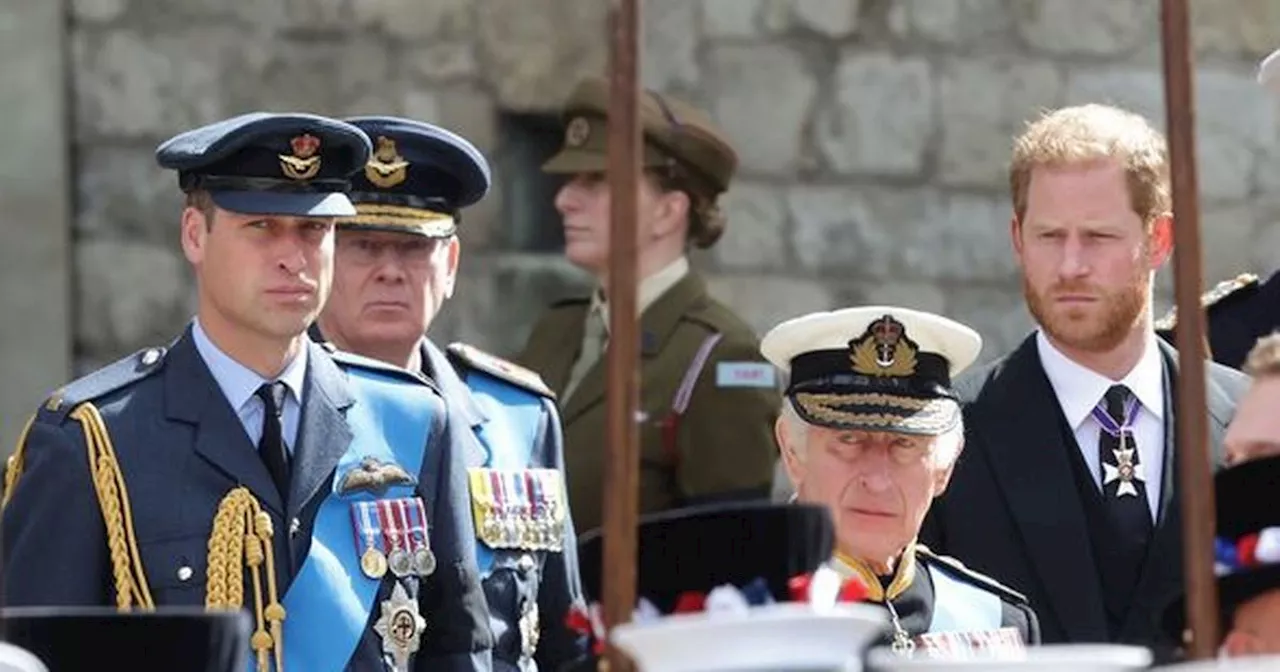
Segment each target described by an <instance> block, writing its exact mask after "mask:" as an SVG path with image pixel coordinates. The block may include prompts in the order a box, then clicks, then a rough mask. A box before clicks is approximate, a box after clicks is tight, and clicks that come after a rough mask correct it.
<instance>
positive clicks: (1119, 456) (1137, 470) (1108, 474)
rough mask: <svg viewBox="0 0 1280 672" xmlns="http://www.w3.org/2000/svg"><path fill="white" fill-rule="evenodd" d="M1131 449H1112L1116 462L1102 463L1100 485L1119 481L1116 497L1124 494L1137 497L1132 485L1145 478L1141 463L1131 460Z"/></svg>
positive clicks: (1142, 481) (1135, 489)
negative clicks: (1113, 463) (1112, 463)
mask: <svg viewBox="0 0 1280 672" xmlns="http://www.w3.org/2000/svg"><path fill="white" fill-rule="evenodd" d="M1133 450H1134V449H1133V448H1128V449H1125V450H1113V451H1111V452H1113V453H1115V456H1116V464H1115V465H1110V464H1107V463H1106V462H1103V463H1102V473H1103V476H1102V485H1104V486H1107V485H1111V484H1112V483H1114V482H1116V481H1120V485H1118V486H1116V496H1117V497H1124V496H1125V495H1132V496H1134V497H1137V496H1138V489H1137V488H1135V487H1134V486H1133V483H1134V481H1137V482H1141V483H1145V482H1146V480H1147V475H1146V472H1144V471H1143V469H1142V463H1140V462H1139V463H1136V464H1135V463H1134V461H1133Z"/></svg>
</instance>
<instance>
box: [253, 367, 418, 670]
mask: <svg viewBox="0 0 1280 672" xmlns="http://www.w3.org/2000/svg"><path fill="white" fill-rule="evenodd" d="M344 371H346V373H347V374H348V380H349V383H350V387H351V394H352V397H354V398H355V403H354V404H353V405H352V406H351V408H350V409H348V410H347V424H348V425H349V426H350V428H351V435H352V440H351V445H350V446H349V447H348V448H347V452H346V453H345V454H344V455H343V456H342V459H341V460H340V461H339V462H338V468H337V471H336V475H335V477H334V479H333V486H332V488H333V489H332V490H331V491H330V492H329V495H328V496H327V497H326V498H325V500H324V502H323V503H322V504H321V505H320V510H319V512H318V513H317V514H316V520H315V525H314V528H313V530H312V538H311V549H310V551H309V552H308V553H307V558H306V560H305V561H304V562H303V564H302V568H301V569H300V570H299V571H298V575H297V577H296V578H295V579H294V580H293V583H292V584H291V585H290V586H289V590H288V592H287V593H286V594H285V596H284V599H283V600H282V602H283V604H284V608H285V621H284V660H285V670H289V671H293V672H302V671H304V670H305V671H306V672H326V671H330V670H332V671H335V672H337V671H340V670H343V669H345V668H346V666H347V663H348V662H349V661H350V660H351V656H352V654H353V653H354V652H355V649H356V646H357V645H358V644H359V642H360V638H361V637H363V636H364V631H365V627H366V626H367V625H368V624H369V616H370V614H371V613H372V609H373V601H374V598H375V597H377V594H378V587H379V586H380V585H381V583H382V581H381V580H380V579H371V578H369V577H368V576H366V575H365V574H364V572H363V571H361V569H360V557H359V551H358V549H357V548H356V541H355V531H354V530H353V526H352V522H351V503H352V502H354V501H362V500H364V501H371V500H375V499H394V498H397V497H414V496H416V493H415V490H416V485H392V486H390V487H389V488H388V489H387V490H386V492H384V493H382V494H381V495H379V496H375V495H374V494H373V493H371V492H369V491H368V490H357V491H355V492H352V493H349V494H346V495H339V494H338V486H339V485H340V483H341V480H342V476H343V474H345V473H347V472H348V471H350V470H351V469H352V468H355V467H357V466H358V465H359V464H360V463H361V461H362V460H364V459H365V458H374V459H377V460H379V461H381V462H382V463H394V464H398V465H400V466H401V467H403V468H404V470H405V471H407V472H408V473H409V474H410V475H412V476H413V478H414V481H415V484H416V481H417V479H418V478H419V475H420V474H421V473H422V460H423V454H424V453H425V452H426V447H427V446H428V445H429V444H428V440H429V439H430V438H431V436H430V435H431V430H432V428H433V427H434V426H435V422H434V420H435V416H434V413H433V412H432V409H434V408H436V403H437V399H436V397H435V394H434V392H432V391H431V389H430V388H428V387H425V386H420V385H415V384H412V383H406V382H404V381H401V380H398V379H396V378H394V377H392V376H388V375H383V374H378V373H375V372H373V371H367V370H364V369H359V368H354V367H350V368H349V367H344ZM429 514H430V512H429ZM250 661H251V662H250V665H249V667H248V668H247V669H250V670H252V669H256V665H257V663H256V661H255V660H254V658H253V656H252V655H251V656H250Z"/></svg>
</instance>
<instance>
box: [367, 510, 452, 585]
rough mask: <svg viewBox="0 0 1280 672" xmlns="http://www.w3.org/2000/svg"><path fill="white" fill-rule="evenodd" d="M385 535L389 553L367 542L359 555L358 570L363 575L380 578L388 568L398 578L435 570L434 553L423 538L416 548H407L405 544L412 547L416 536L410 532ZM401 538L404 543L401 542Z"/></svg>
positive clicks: (425, 573)
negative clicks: (387, 537)
mask: <svg viewBox="0 0 1280 672" xmlns="http://www.w3.org/2000/svg"><path fill="white" fill-rule="evenodd" d="M423 524H424V525H425V524H426V522H425V521H424V522H423ZM387 536H389V537H390V546H391V552H390V553H387V554H385V555H384V554H383V552H382V550H381V549H379V548H378V547H377V546H376V545H374V544H369V545H368V547H367V548H366V549H365V551H364V553H363V554H362V555H361V556H360V570H361V571H363V572H364V574H365V576H367V577H369V578H371V579H381V578H382V577H384V576H386V574H387V570H388V569H389V570H391V573H392V574H394V575H395V576H396V577H398V578H404V577H406V576H422V577H425V576H430V575H431V574H432V573H433V572H435V571H436V555H435V553H432V552H431V548H430V545H429V544H428V543H427V541H426V540H425V538H424V539H423V540H421V541H419V542H418V543H417V548H412V549H409V548H405V546H410V547H412V546H413V545H414V543H413V540H414V538H415V536H416V535H415V534H413V533H412V532H393V533H390V534H388V535H387ZM424 537H425V535H424ZM401 540H403V541H404V542H405V543H404V544H401V543H400V542H401Z"/></svg>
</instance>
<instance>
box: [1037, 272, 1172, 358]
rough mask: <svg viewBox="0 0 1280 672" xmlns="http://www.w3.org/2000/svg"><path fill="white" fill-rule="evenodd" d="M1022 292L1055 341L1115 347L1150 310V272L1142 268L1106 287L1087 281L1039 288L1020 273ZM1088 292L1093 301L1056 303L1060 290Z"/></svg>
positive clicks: (1091, 347) (1076, 346) (1079, 347)
mask: <svg viewBox="0 0 1280 672" xmlns="http://www.w3.org/2000/svg"><path fill="white" fill-rule="evenodd" d="M1022 293H1023V296H1024V297H1026V301H1027V309H1028V310H1030V311H1031V316H1032V317H1034V318H1035V320H1036V322H1037V323H1038V324H1039V325H1040V328H1041V329H1044V331H1045V333H1046V334H1047V335H1048V336H1049V337H1050V338H1052V339H1053V340H1054V341H1057V342H1058V343H1061V344H1063V345H1064V346H1066V347H1069V348H1072V349H1074V350H1080V351H1084V352H1107V351H1110V350H1114V349H1115V348H1117V347H1118V346H1119V345H1120V344H1121V343H1123V342H1124V339H1125V338H1126V337H1128V335H1129V334H1131V333H1133V331H1134V329H1136V328H1137V327H1138V325H1139V324H1141V323H1142V321H1143V320H1144V318H1145V317H1146V315H1147V313H1148V312H1149V310H1150V306H1149V305H1148V304H1149V301H1148V297H1149V296H1150V295H1151V276H1150V275H1149V274H1148V273H1146V272H1145V271H1144V270H1142V269H1141V268H1139V269H1137V272H1136V273H1135V274H1134V277H1133V278H1131V279H1130V281H1129V282H1128V283H1127V284H1125V285H1124V286H1123V287H1120V288H1118V289H1114V290H1111V291H1105V290H1102V289H1100V288H1097V287H1092V286H1090V285H1088V284H1087V283H1080V282H1058V283H1055V284H1054V285H1053V286H1052V287H1050V288H1049V289H1048V291H1046V292H1043V293H1041V292H1038V291H1036V289H1035V288H1034V287H1032V286H1031V283H1030V281H1028V280H1027V276H1026V275H1025V274H1024V275H1023V276H1022ZM1075 293H1082V294H1083V293H1087V294H1090V295H1093V296H1097V297H1098V301H1097V303H1095V304H1092V305H1084V306H1059V305H1055V304H1054V301H1053V297H1054V296H1056V295H1059V294H1075Z"/></svg>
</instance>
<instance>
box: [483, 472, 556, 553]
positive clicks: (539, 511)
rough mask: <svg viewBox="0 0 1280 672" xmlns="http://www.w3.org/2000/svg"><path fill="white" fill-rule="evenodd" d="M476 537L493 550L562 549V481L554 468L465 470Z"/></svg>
mask: <svg viewBox="0 0 1280 672" xmlns="http://www.w3.org/2000/svg"><path fill="white" fill-rule="evenodd" d="M467 479H468V481H469V485H470V490H471V510H472V515H473V516H474V517H475V521H476V525H477V527H478V529H477V530H476V536H477V537H479V539H480V541H482V542H484V543H485V545H486V546H488V547H489V548H492V549H499V548H513V549H521V550H526V551H554V552H559V551H561V550H562V549H563V548H564V541H565V539H564V521H565V513H566V507H565V505H564V494H563V493H564V483H563V481H562V479H561V478H560V472H559V471H557V470H555V469H520V470H513V471H502V470H497V469H484V468H473V469H468V470H467Z"/></svg>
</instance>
